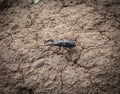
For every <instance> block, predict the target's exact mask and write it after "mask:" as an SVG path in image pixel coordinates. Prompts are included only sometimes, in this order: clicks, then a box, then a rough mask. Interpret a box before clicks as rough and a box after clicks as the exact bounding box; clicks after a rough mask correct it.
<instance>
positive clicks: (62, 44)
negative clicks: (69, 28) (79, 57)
mask: <svg viewBox="0 0 120 94" xmlns="http://www.w3.org/2000/svg"><path fill="white" fill-rule="evenodd" d="M52 44H53V45H54V46H60V47H67V48H73V47H76V44H75V43H74V42H72V41H69V40H67V39H61V40H52Z"/></svg>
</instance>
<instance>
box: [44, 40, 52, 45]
mask: <svg viewBox="0 0 120 94" xmlns="http://www.w3.org/2000/svg"><path fill="white" fill-rule="evenodd" d="M48 42H52V39H49V40H46V41H45V42H44V45H45V46H53V44H52V43H50V44H47V43H48Z"/></svg>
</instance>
